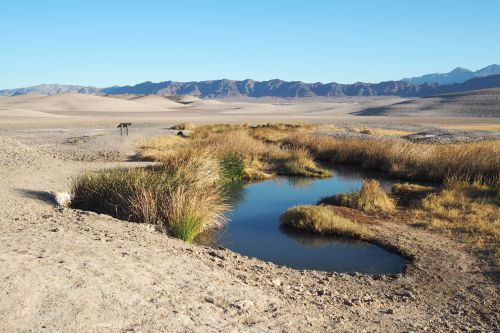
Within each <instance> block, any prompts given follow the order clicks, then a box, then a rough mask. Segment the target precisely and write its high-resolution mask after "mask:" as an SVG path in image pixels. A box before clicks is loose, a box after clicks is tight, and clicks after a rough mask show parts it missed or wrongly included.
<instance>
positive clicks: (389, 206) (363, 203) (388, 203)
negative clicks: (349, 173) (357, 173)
mask: <svg viewBox="0 0 500 333" xmlns="http://www.w3.org/2000/svg"><path fill="white" fill-rule="evenodd" d="M319 204H326V205H337V206H346V207H351V208H356V209H359V210H362V211H364V212H368V213H372V212H385V213H392V212H394V210H395V208H396V203H395V201H394V199H393V198H391V197H390V196H389V195H388V194H387V193H385V192H384V191H383V190H382V189H381V188H380V183H379V182H378V181H376V180H373V179H367V180H364V181H363V185H362V186H361V189H360V190H359V191H356V192H351V193H338V194H335V195H332V196H329V197H325V198H322V199H321V200H320V201H319Z"/></svg>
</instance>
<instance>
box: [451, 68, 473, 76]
mask: <svg viewBox="0 0 500 333" xmlns="http://www.w3.org/2000/svg"><path fill="white" fill-rule="evenodd" d="M452 73H472V71H471V70H470V69H467V68H464V67H457V68H455V69H454V70H452V71H451V72H449V73H448V74H452Z"/></svg>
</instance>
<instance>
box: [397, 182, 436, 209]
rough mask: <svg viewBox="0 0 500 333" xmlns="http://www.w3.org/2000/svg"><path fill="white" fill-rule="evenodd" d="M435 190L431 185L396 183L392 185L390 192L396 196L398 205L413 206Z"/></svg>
mask: <svg viewBox="0 0 500 333" xmlns="http://www.w3.org/2000/svg"><path fill="white" fill-rule="evenodd" d="M434 191H436V189H435V188H434V187H432V186H423V185H418V184H410V183H404V184H401V183H398V184H394V185H393V186H392V193H393V194H394V195H395V196H396V197H397V198H398V205H401V206H408V207H415V206H416V205H418V204H419V202H420V200H422V199H423V198H425V196H427V195H428V194H429V193H432V192H434Z"/></svg>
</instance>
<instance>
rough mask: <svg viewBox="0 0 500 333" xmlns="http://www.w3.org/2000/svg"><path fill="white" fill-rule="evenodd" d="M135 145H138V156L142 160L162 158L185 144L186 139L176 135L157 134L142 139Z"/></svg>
mask: <svg viewBox="0 0 500 333" xmlns="http://www.w3.org/2000/svg"><path fill="white" fill-rule="evenodd" d="M137 146H138V147H139V153H138V155H139V158H140V159H141V160H143V161H155V160H162V159H164V158H166V157H168V156H170V155H172V154H173V153H175V152H176V151H177V150H179V149H180V148H183V147H185V146H186V139H184V138H182V137H180V136H177V135H169V136H159V137H156V138H153V139H148V140H142V141H140V142H139V143H138V144H137Z"/></svg>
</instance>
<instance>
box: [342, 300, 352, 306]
mask: <svg viewBox="0 0 500 333" xmlns="http://www.w3.org/2000/svg"><path fill="white" fill-rule="evenodd" d="M344 304H345V305H347V306H353V305H354V303H353V302H351V301H350V300H348V299H345V300H344Z"/></svg>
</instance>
